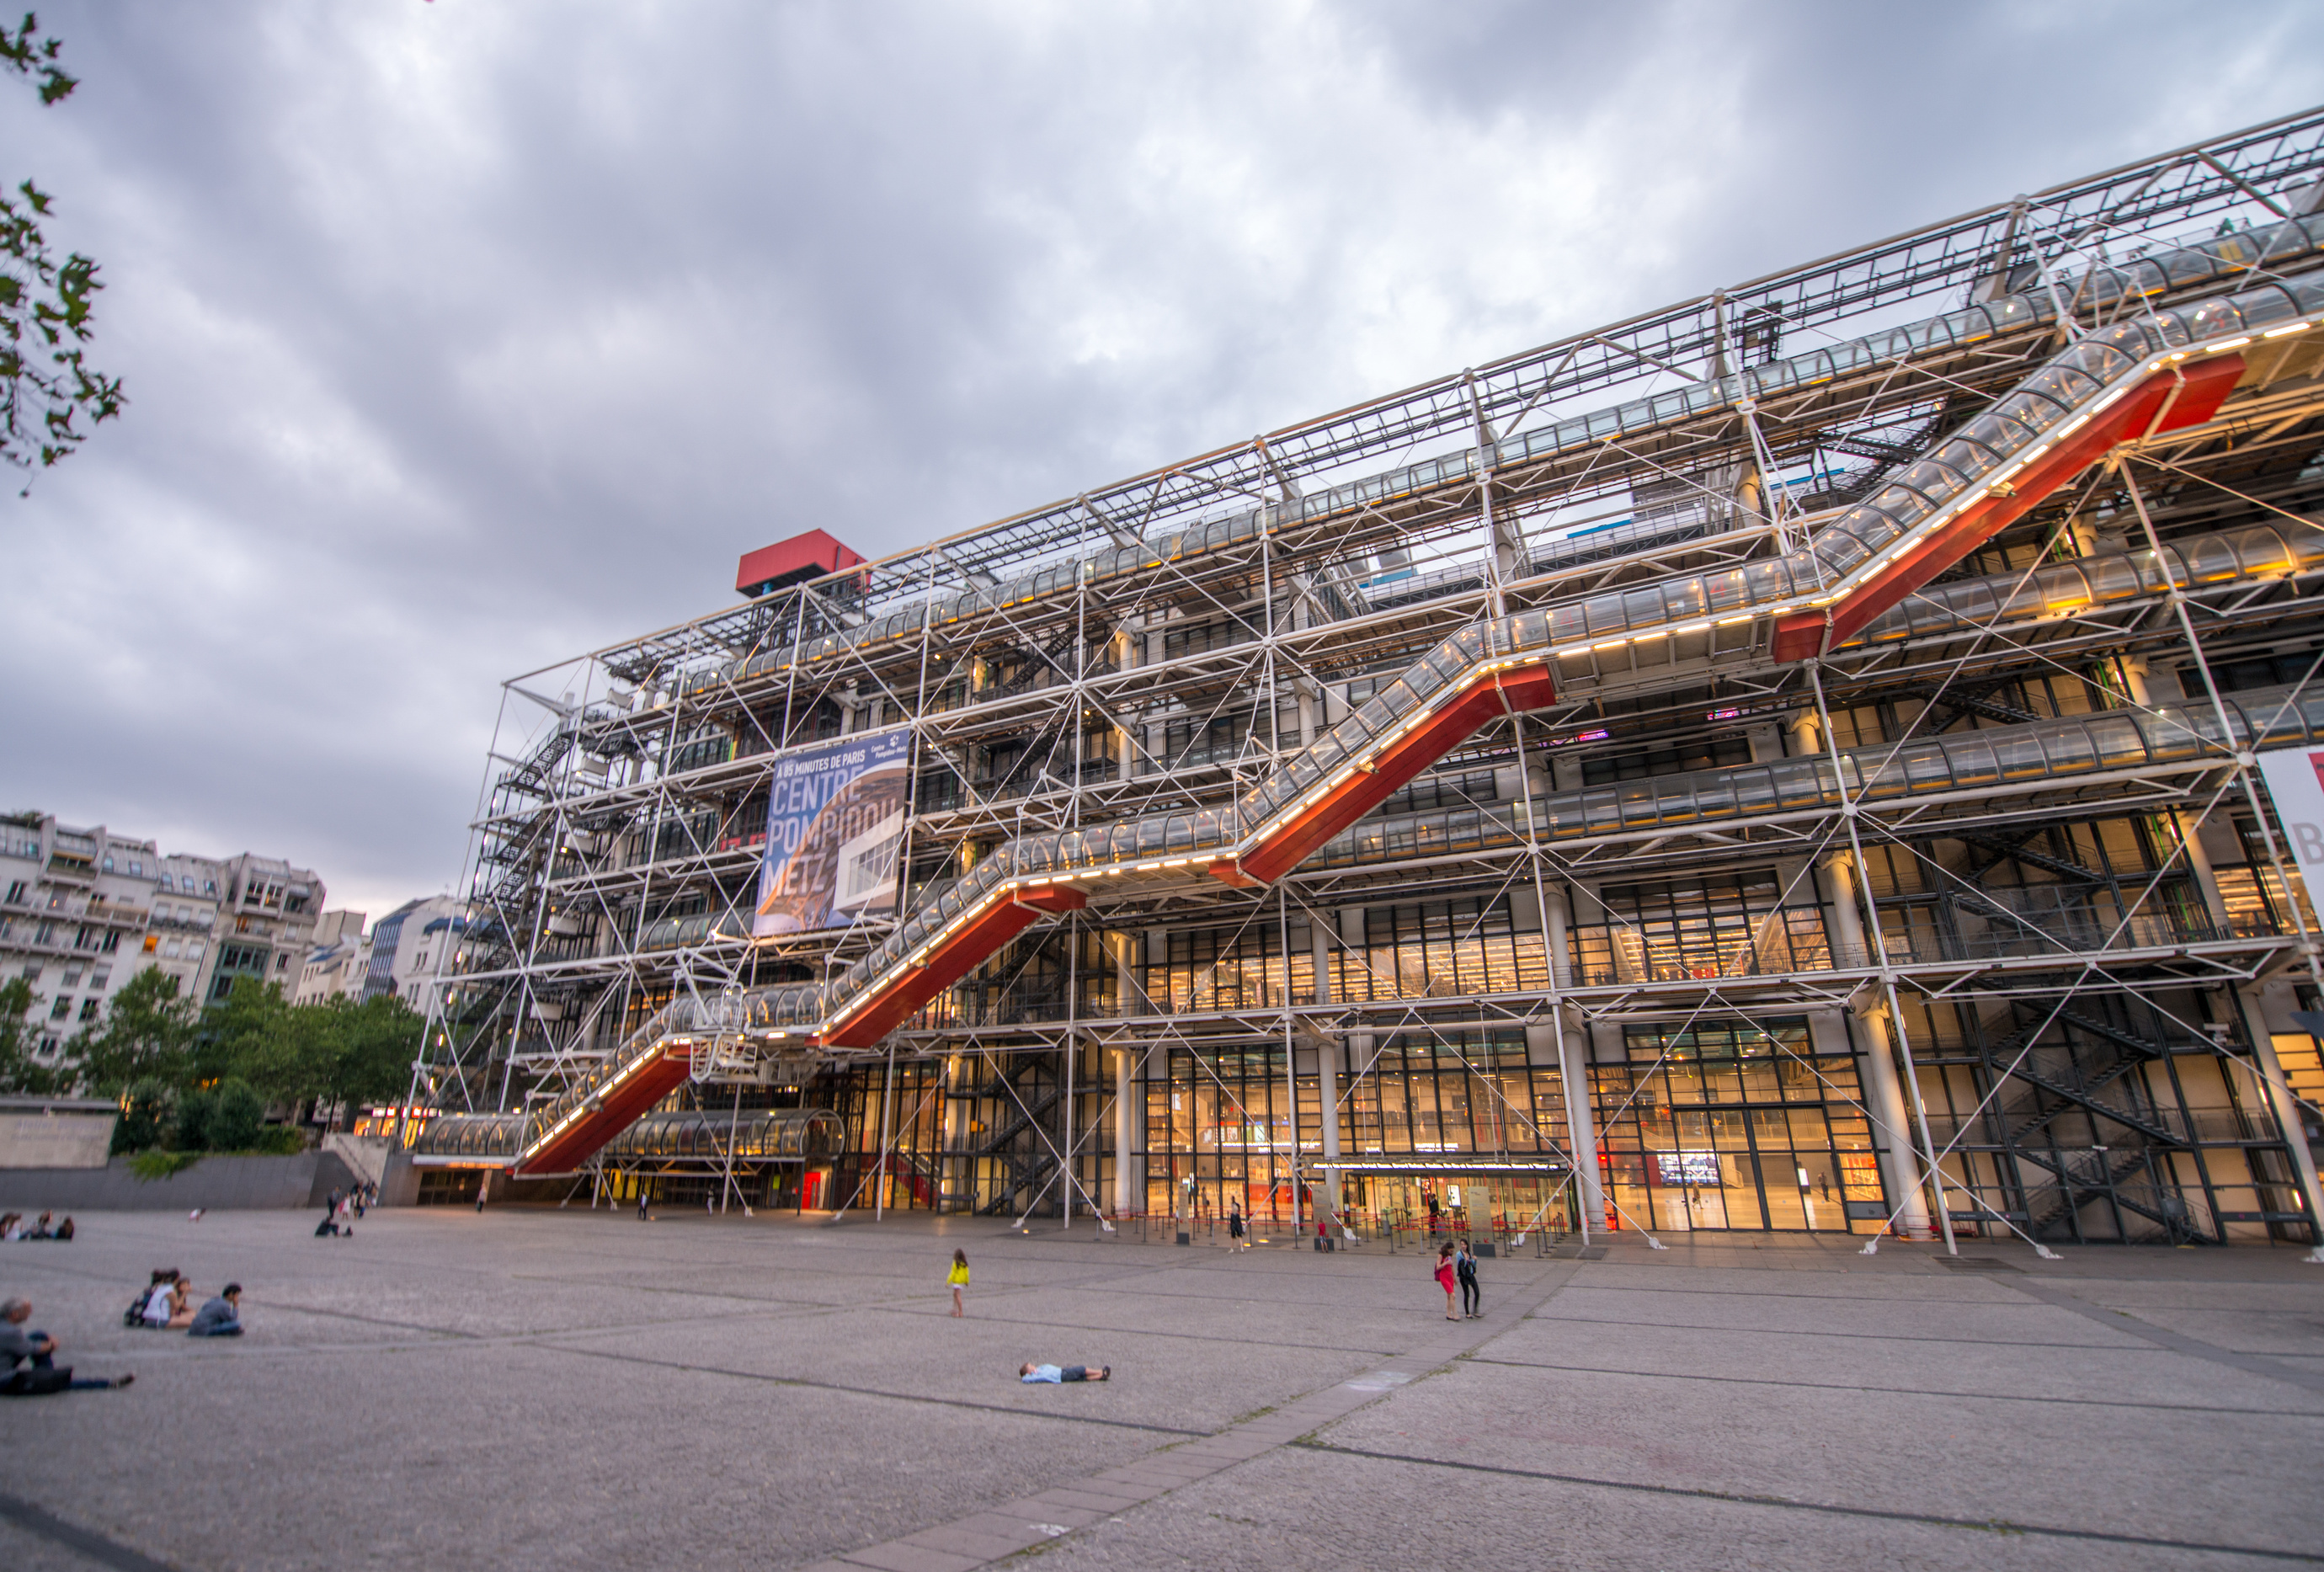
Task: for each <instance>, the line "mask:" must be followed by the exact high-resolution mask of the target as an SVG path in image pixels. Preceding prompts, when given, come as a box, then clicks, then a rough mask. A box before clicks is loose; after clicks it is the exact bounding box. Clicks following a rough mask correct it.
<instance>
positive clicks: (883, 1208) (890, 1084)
mask: <svg viewBox="0 0 2324 1572" xmlns="http://www.w3.org/2000/svg"><path fill="white" fill-rule="evenodd" d="M734 1095H735V1097H736V1098H737V1099H740V1098H741V1097H742V1088H740V1087H736V1088H735V1089H734ZM895 1106H896V1045H895V1043H889V1044H888V1073H887V1077H886V1079H885V1080H884V1081H883V1082H882V1083H881V1089H880V1168H879V1173H878V1176H877V1178H876V1180H875V1181H874V1182H873V1184H872V1187H871V1220H872V1221H873V1222H875V1223H876V1222H879V1221H881V1220H882V1219H883V1218H886V1216H887V1215H888V1116H889V1115H890V1113H891V1112H892V1111H893V1110H894V1108H895Z"/></svg>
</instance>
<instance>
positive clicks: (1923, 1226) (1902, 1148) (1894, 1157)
mask: <svg viewBox="0 0 2324 1572" xmlns="http://www.w3.org/2000/svg"><path fill="white" fill-rule="evenodd" d="M1823 867H1824V872H1825V873H1826V874H1827V875H1829V876H1830V877H1831V915H1832V925H1833V926H1834V927H1835V928H1837V929H1838V930H1839V932H1838V933H1836V934H1834V935H1833V937H1834V938H1835V939H1836V940H1838V943H1837V944H1836V945H1835V946H1834V948H1836V949H1837V950H1839V951H1840V952H1841V954H1840V956H1835V957H1833V960H1834V961H1836V962H1837V961H1840V959H1841V956H1845V957H1848V958H1849V961H1848V963H1849V964H1853V965H1864V966H1868V965H1870V964H1871V951H1870V950H1869V949H1868V948H1867V944H1866V941H1865V936H1864V915H1863V913H1862V911H1861V910H1860V909H1859V908H1858V906H1857V904H1856V879H1855V863H1854V859H1853V857H1852V856H1851V854H1850V853H1849V852H1846V851H1832V852H1830V853H1827V854H1826V856H1825V857H1824V860H1823ZM1849 1014H1850V1015H1853V1016H1855V1017H1856V1020H1857V1024H1858V1025H1859V1026H1861V1027H1862V1028H1863V1030H1864V1035H1865V1038H1866V1042H1865V1043H1864V1045H1863V1046H1862V1047H1861V1048H1859V1049H1858V1050H1857V1062H1858V1063H1859V1064H1861V1065H1862V1066H1863V1067H1864V1079H1865V1088H1864V1090H1865V1093H1866V1100H1867V1105H1868V1107H1869V1109H1870V1111H1871V1113H1872V1123H1873V1126H1874V1129H1873V1155H1874V1156H1875V1157H1876V1158H1877V1159H1878V1160H1879V1163H1880V1175H1881V1177H1882V1178H1883V1179H1884V1180H1886V1181H1887V1185H1888V1193H1889V1195H1890V1196H1891V1197H1892V1198H1893V1200H1894V1201H1895V1203H1900V1204H1901V1205H1902V1206H1903V1208H1904V1209H1903V1211H1901V1212H1900V1213H1899V1214H1898V1220H1899V1221H1900V1222H1902V1223H1903V1224H1904V1232H1905V1234H1906V1236H1908V1237H1913V1238H1919V1237H1922V1236H1925V1235H1926V1234H1927V1233H1928V1232H1929V1213H1928V1208H1927V1206H1926V1204H1925V1203H1924V1202H1923V1200H1922V1197H1921V1165H1920V1162H1919V1159H1918V1157H1917V1155H1916V1154H1915V1153H1914V1149H1913V1137H1912V1135H1910V1134H1909V1131H1910V1129H1911V1124H1910V1117H1909V1116H1908V1115H1907V1114H1906V1113H1905V1110H1904V1088H1903V1086H1902V1085H1901V1084H1900V1083H1899V1082H1898V1080H1897V1079H1896V1060H1895V1054H1893V1053H1891V1052H1890V1051H1889V1047H1888V1034H1887V1031H1886V1023H1885V1019H1884V1016H1883V1013H1882V1012H1879V1011H1867V1010H1863V1009H1860V1008H1858V1009H1851V1010H1849ZM1842 1204H1843V1206H1844V1205H1845V1204H1846V1203H1845V1202H1844V1201H1843V1203H1842Z"/></svg>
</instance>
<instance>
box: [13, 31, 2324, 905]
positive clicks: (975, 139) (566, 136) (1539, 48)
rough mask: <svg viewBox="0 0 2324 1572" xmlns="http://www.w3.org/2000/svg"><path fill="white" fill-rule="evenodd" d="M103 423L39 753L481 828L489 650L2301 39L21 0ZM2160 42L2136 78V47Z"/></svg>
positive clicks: (247, 807)
mask: <svg viewBox="0 0 2324 1572" xmlns="http://www.w3.org/2000/svg"><path fill="white" fill-rule="evenodd" d="M42 14H43V20H44V21H46V22H48V23H50V24H51V26H52V27H53V28H55V29H56V30H57V31H59V32H61V33H62V34H63V35H64V36H65V38H66V39H67V41H68V50H69V59H70V60H72V61H73V62H74V64H75V67H76V69H78V70H80V71H81V73H82V74H83V76H84V78H85V81H86V86H84V87H83V88H82V90H81V92H80V93H79V94H78V96H76V97H75V98H74V99H73V100H71V101H70V102H69V104H68V105H66V106H63V107H61V108H58V109H54V110H49V111H46V112H43V111H41V110H39V109H38V108H37V107H36V106H33V104H32V100H31V97H30V95H29V94H23V93H16V94H0V147H5V148H6V149H8V150H9V157H8V159H7V161H6V163H7V166H8V167H7V168H6V169H5V170H0V173H6V174H9V175H11V177H12V178H13V176H14V173H16V172H18V171H19V170H21V171H22V172H30V173H37V174H38V175H39V176H40V177H41V178H42V180H43V182H44V183H46V184H47V185H49V186H51V188H54V189H55V191H56V192H57V193H58V195H59V196H60V199H61V201H62V203H63V209H64V216H63V218H62V219H61V220H60V224H59V233H60V235H62V236H63V237H64V238H65V239H66V240H67V242H68V243H69V244H76V245H79V246H81V247H82V248H83V249H86V250H88V251H89V252H91V253H94V254H96V255H97V256H98V257H100V258H101V259H102V260H103V261H104V262H105V264H106V278H107V280H108V281H109V283H110V286H111V288H110V290H109V291H108V293H107V294H106V297H105V299H104V303H103V312H104V337H103V340H102V344H101V354H100V355H99V356H98V360H99V363H101V364H103V365H104V366H105V367H106V369H107V370H109V371H113V372H119V373H121V374H124V375H125V376H126V377H127V378H128V381H129V385H130V391H131V393H132V396H133V398H134V400H135V402H134V406H133V407H132V409H130V411H129V413H128V415H127V417H126V418H125V419H124V421H122V422H121V423H120V424H119V425H118V426H116V427H110V428H107V429H106V430H105V431H104V432H102V434H101V435H100V437H99V438H98V439H97V441H96V442H94V443H92V444H91V445H90V446H89V448H88V451H87V452H86V453H85V454H84V455H82V456H80V457H78V458H76V459H75V460H73V461H72V463H71V464H69V465H67V466H66V467H65V468H64V469H62V470H60V471H59V472H56V473H53V474H51V475H50V476H47V477H44V478H43V479H42V481H41V482H40V483H39V485H38V486H37V487H36V489H35V491H34V492H33V495H32V500H31V501H27V502H22V503H16V502H11V503H10V504H9V505H8V506H7V507H6V508H5V510H0V545H4V546H5V552H6V555H7V559H8V563H9V570H8V572H7V573H6V575H5V578H0V652H5V661H6V663H7V669H8V670H9V671H10V672H11V673H12V674H14V676H17V678H18V680H17V681H16V682H14V683H12V684H10V685H9V686H8V688H7V690H6V692H7V696H6V698H5V700H0V736H5V739H6V752H5V758H6V762H7V768H6V769H5V771H0V784H5V786H6V788H7V789H8V792H9V795H11V797H12V798H14V799H17V800H22V801H23V802H25V803H34V802H37V803H39V804H43V805H45V806H48V807H50V808H51V809H53V810H54V811H57V812H60V813H62V814H66V815H67V816H69V817H73V816H78V817H85V818H90V819H97V818H103V819H106V820H108V821H110V822H112V823H115V824H116V825H118V826H120V827H123V828H124V829H134V830H136V831H138V832H149V833H155V834H160V835H162V836H163V837H164V838H165V839H167V840H169V841H171V844H173V845H177V846H182V847H185V848H186V849H188V850H210V851H220V850H239V849H241V848H243V847H245V846H247V847H250V848H253V849H256V850H264V851H269V852H273V853H278V854H281V855H285V856H289V857H291V858H293V859H296V860H302V861H306V862H309V863H311V864H313V865H314V866H316V867H318V868H319V869H321V870H322V871H323V873H324V875H325V877H326V878H327V879H328V880H329V881H330V882H331V884H332V887H333V891H334V899H335V900H345V901H352V902H355V903H357V904H364V905H367V906H372V907H374V908H375V909H381V910H384V909H386V907H387V906H389V905H391V904H392V902H393V901H394V900H396V899H399V898H401V896H404V895H406V894H413V893H420V892H423V891H428V890H433V889H436V888H438V887H442V886H443V885H444V884H445V883H446V882H447V881H448V880H450V879H451V878H454V877H455V875H456V874H457V868H458V862H459V858H460V852H461V848H462V845H463V842H464V831H463V828H462V826H463V824H464V823H465V821H466V817H467V816H468V814H469V812H470V811H471V809H472V806H473V804H474V801H475V789H476V784H477V780H478V777H479V773H480V771H481V768H482V762H483V749H484V740H485V735H486V731H487V728H488V727H489V724H490V720H491V716H492V712H493V703H494V699H495V694H496V685H497V684H498V682H499V681H500V680H501V679H502V678H503V677H506V676H512V675H513V674H514V673H516V672H518V671H521V670H523V669H526V668H528V667H530V666H536V665H540V664H544V663H546V662H549V661H551V660H554V659H557V658H559V657H564V656H567V655H570V654H573V653H576V652H577V651H579V650H582V649H584V648H588V647H590V646H592V645H594V644H595V643H599V642H602V641H605V640H609V639H614V638H617V637H620V636H622V635H623V634H626V633H630V632H634V631H636V630H641V629H643V628H646V627H650V626H654V625H659V624H661V623H664V622H668V621H676V620H678V619H680V618H683V617H685V616H687V615H691V614H695V613H697V612H700V611H705V610H708V609H711V608H712V607H714V606H716V605H718V604H721V603H724V602H725V601H726V600H727V599H728V598H729V597H728V596H727V594H726V593H725V585H726V584H727V583H728V582H730V581H728V580H727V578H726V577H725V575H726V573H727V571H728V569H729V567H730V566H731V565H732V561H733V556H735V555H736V554H737V553H738V552H740V551H742V550H743V549H746V548H748V547H752V546H756V545H760V544H763V543H764V542H766V541H768V540H771V539H774V538H779V537H780V536H782V535H785V534H788V533H791V532H793V531H795V530H797V529H805V528H810V527H821V528H825V529H831V530H832V531H833V532H834V533H835V534H837V535H839V536H840V537H841V538H843V539H846V540H848V541H850V542H851V543H853V544H854V545H855V546H857V547H859V548H862V549H863V550H866V551H871V552H879V551H884V550H891V549H896V548H899V547H903V546H906V545H908V544H910V543H912V542H914V541H916V540H918V539H921V538H927V536H929V535H932V534H935V533H938V532H944V531H949V530H953V529H961V528H964V527H966V526H969V525H972V524H974V523H976V522H978V521H980V520H982V519H988V518H991V517H994V516H997V515H1000V514H1002V513H1007V512H1011V511H1015V510H1019V509H1021V508H1025V507H1029V506H1033V505H1036V504H1038V503H1040V502H1043V501H1048V500H1050V499H1051V498H1054V497H1056V496H1058V495H1061V494H1069V493H1071V492H1074V491H1077V490H1081V489H1084V488H1085V487H1086V486H1088V485H1090V484H1092V483H1096V482H1099V481H1102V480H1105V479H1108V478H1111V477H1112V476H1113V475H1116V474H1119V473H1123V472H1126V471H1130V470H1134V469H1139V468H1143V467H1146V466H1148V465H1150V464H1156V463H1159V462H1164V461H1167V460H1168V459H1171V458H1175V457H1178V456H1181V455H1184V454H1185V453H1187V452H1190V451H1194V450H1196V449H1200V448H1203V447H1208V446H1214V445H1217V444H1219V443H1222V442H1230V441H1233V440H1236V439H1239V438H1240V437H1246V436H1248V435H1250V433H1251V432H1253V431H1256V430H1259V429H1262V428H1265V427H1270V426H1273V425H1276V424H1279V423H1282V422H1284V421H1287V420H1291V419H1295V418H1299V417H1301V416H1303V415H1307V414H1311V413H1314V412H1316V411H1318V410H1321V409H1328V408H1336V407H1338V406H1340V405H1342V404H1345V403H1347V402H1350V401H1351V400H1356V399H1359V398H1361V397H1363V396H1365V395H1367V394H1369V393H1373V392H1378V391H1383V390H1385V389H1387V388H1390V387H1394V386H1399V385H1403V384H1405V383H1406V382H1412V381H1414V380H1416V379H1418V378H1420V377H1423V376H1425V375H1429V374H1432V373H1434V372H1438V371H1441V370H1443V369H1446V368H1449V367H1452V366H1457V365H1461V364H1463V363H1473V362H1476V361H1478V360H1481V359H1484V358H1488V357H1490V356H1492V355H1496V354H1503V353H1507V352H1508V351H1510V350H1513V349H1517V348H1519V347H1522V346H1524V345H1528V344H1531V343H1535V342H1539V341H1541V340H1542V339H1545V338H1547V337H1550V336H1554V334H1556V333H1558V332H1561V331H1566V330H1571V329H1573V328H1576V327H1581V326H1588V325H1589V324H1590V323H1591V322H1592V321H1595V320H1602V319H1605V318H1608V317H1614V316H1617V315H1620V314H1625V313H1628V312H1630V311H1634V310H1638V309H1642V308H1648V307H1651V306H1654V305H1656V304H1659V303H1661V302H1662V301H1664V300H1665V299H1671V298H1674V297H1677V296H1681V295H1685V294H1692V293H1694V292H1697V291H1699V290H1703V289H1706V288H1709V287H1712V286H1714V285H1716V284H1718V283H1720V282H1724V281H1732V280H1737V279H1740V278H1743V277H1748V276H1749V275H1751V274H1753V273H1756V272H1758V271H1765V270H1766V269H1769V268H1773V267H1776V266H1780V265H1783V264H1784V263H1786V262H1794V261H1797V260H1800V259H1802V258H1804V257H1806V256H1809V255H1812V254H1815V253H1821V252H1824V251H1829V250H1831V249H1833V248H1836V247H1838V246H1840V245H1844V244H1849V243H1851V242H1854V241H1858V240H1862V239H1865V238H1868V237H1870V236H1873V235H1875V234H1882V233H1886V232H1889V231H1892V230H1895V229H1898V228H1902V227H1904V226H1907V225H1911V224H1914V223H1916V222H1919V221H1921V220H1923V219H1927V218H1931V217H1934V216H1941V215H1942V214H1944V213H1948V212H1950V211H1954V210H1957V209H1959V208H1961V207H1968V206H1971V205H1973V204H1975V203H1978V202H1981V201H1986V200H1990V199H1993V198H1999V197H2006V196H2007V195H2009V194H2010V193H2012V192H2014V191H2017V190H2021V189H2027V188H2034V187H2037V186H2039V185H2041V184H2043V183H2044V182H2047V181H2050V180H2053V179H2061V178H2064V177H2068V176H2070V175H2073V174H2076V173H2079V172H2081V171H2082V170H2087V169H2089V168H2093V167H2097V166H2098V165H2102V164H2106V163H2110V162H2113V161H2118V160H2120V159H2124V158H2127V157H2131V156H2135V155H2136V154H2138V153H2141V152H2146V151H2149V150H2150V149H2152V148H2153V147H2156V146H2161V145H2163V144H2167V143H2171V142H2179V141H2183V140H2187V139H2189V138H2190V137H2192V136H2195V135H2198V134H2202V133H2208V132H2210V131H2214V130H2218V129H2223V128H2226V127H2227V126H2230V125H2234V124H2243V123H2246V122H2249V121H2252V120H2255V119H2258V118H2261V117H2263V116H2264V115H2269V114H2274V113H2282V112H2285V111H2289V110H2291V109H2294V108H2298V107H2300V106H2302V105H2304V104H2306V103H2308V102H2310V101H2313V100H2315V99H2316V98H2318V97H2319V96H2324V95H2319V91H2318V88H2319V77H2324V69H2319V67H2318V66H2317V65H2316V64H2315V63H2314V62H2317V61H2319V60H2324V49H2320V48H2319V47H2318V45H2319V37H2318V36H2317V35H2318V33H2319V23H2317V22H2316V21H2314V20H2311V14H2310V12H2309V11H2308V10H2307V9H2306V8H2301V7H2294V6H2283V7H2274V8H2271V7H2261V6H2251V7H2236V6H2228V7H2224V8H2213V9H2211V10H2210V11H2209V12H2206V13H2204V14H2199V15H2198V14H2193V13H2181V12H2172V11H2171V10H2167V9H2165V8H2164V7H2162V6H2159V5H2132V6H2120V7H2113V8H2107V7H2089V6H2073V7H2057V8H2043V7H2039V6H2033V7H2028V6H2024V5H2015V6H1998V5H1988V6H1971V7H1929V8H1919V9H1912V8H1902V7H1881V8H1859V7H1845V6H1821V5H1799V4H1792V5H1762V6H1753V7H1748V8H1744V7H1731V6H1714V5H1663V6H1645V7H1615V6H1601V7H1578V6H1555V7H1549V6H1532V5H1489V4H1478V5H1465V6H1460V7H1423V6H1416V5H1391V4H1386V3H1383V4H1378V5H1348V6H1322V5H1314V6H1290V5H1286V6H1270V7H1249V6H1231V5H1206V6H1192V7H1189V6H1179V5H1172V6H1160V5H1157V6H1150V7H1136V6H1109V7H1086V6H1077V5H1048V6H1019V5H1009V6H1002V5H992V6H986V7H971V6H958V5H914V6H881V7H853V6H841V5H793V6H761V5H729V6H724V7H720V6H715V5H689V6H686V7H677V8H669V9H659V8H653V7H643V6H637V5H612V4H606V5H598V6H595V7H590V8H582V7H549V6H546V5H542V6H532V7H524V6H487V5H478V4H473V3H470V0H438V4H436V5H420V4H401V5H374V6H366V7H352V6H343V7H317V6H307V5H293V4H281V5H257V4H251V5H240V6H233V5H221V6H205V7H199V8H196V7H185V6H172V5H160V4H146V5H102V6H100V5H78V6H51V7H44V8H43V12H42ZM2156 83H2167V84H2168V86H2167V90H2166V89H2163V88H2157V87H2153V86H2152V85H2153V84H2156Z"/></svg>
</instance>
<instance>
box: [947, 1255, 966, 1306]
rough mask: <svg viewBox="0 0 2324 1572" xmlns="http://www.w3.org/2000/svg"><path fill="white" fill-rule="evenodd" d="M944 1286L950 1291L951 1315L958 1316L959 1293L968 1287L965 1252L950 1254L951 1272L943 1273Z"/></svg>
mask: <svg viewBox="0 0 2324 1572" xmlns="http://www.w3.org/2000/svg"><path fill="white" fill-rule="evenodd" d="M945 1286H946V1287H947V1288H949V1289H951V1290H952V1313H953V1314H954V1315H959V1314H960V1313H961V1308H960V1291H961V1290H962V1289H964V1288H966V1287H967V1286H968V1252H967V1251H965V1250H954V1252H953V1253H952V1270H951V1271H950V1272H947V1273H945Z"/></svg>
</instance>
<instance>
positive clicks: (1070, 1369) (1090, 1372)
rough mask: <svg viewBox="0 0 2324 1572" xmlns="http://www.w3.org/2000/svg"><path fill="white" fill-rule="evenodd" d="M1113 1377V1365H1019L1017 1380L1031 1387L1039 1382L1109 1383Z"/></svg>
mask: <svg viewBox="0 0 2324 1572" xmlns="http://www.w3.org/2000/svg"><path fill="white" fill-rule="evenodd" d="M1112 1377H1113V1366H1112V1365H1030V1364H1028V1365H1019V1366H1017V1379H1018V1380H1019V1381H1021V1382H1023V1383H1024V1384H1026V1385H1028V1386H1030V1385H1031V1384H1033V1383H1035V1382H1037V1381H1047V1382H1051V1383H1056V1382H1060V1381H1109V1380H1111V1379H1112Z"/></svg>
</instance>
